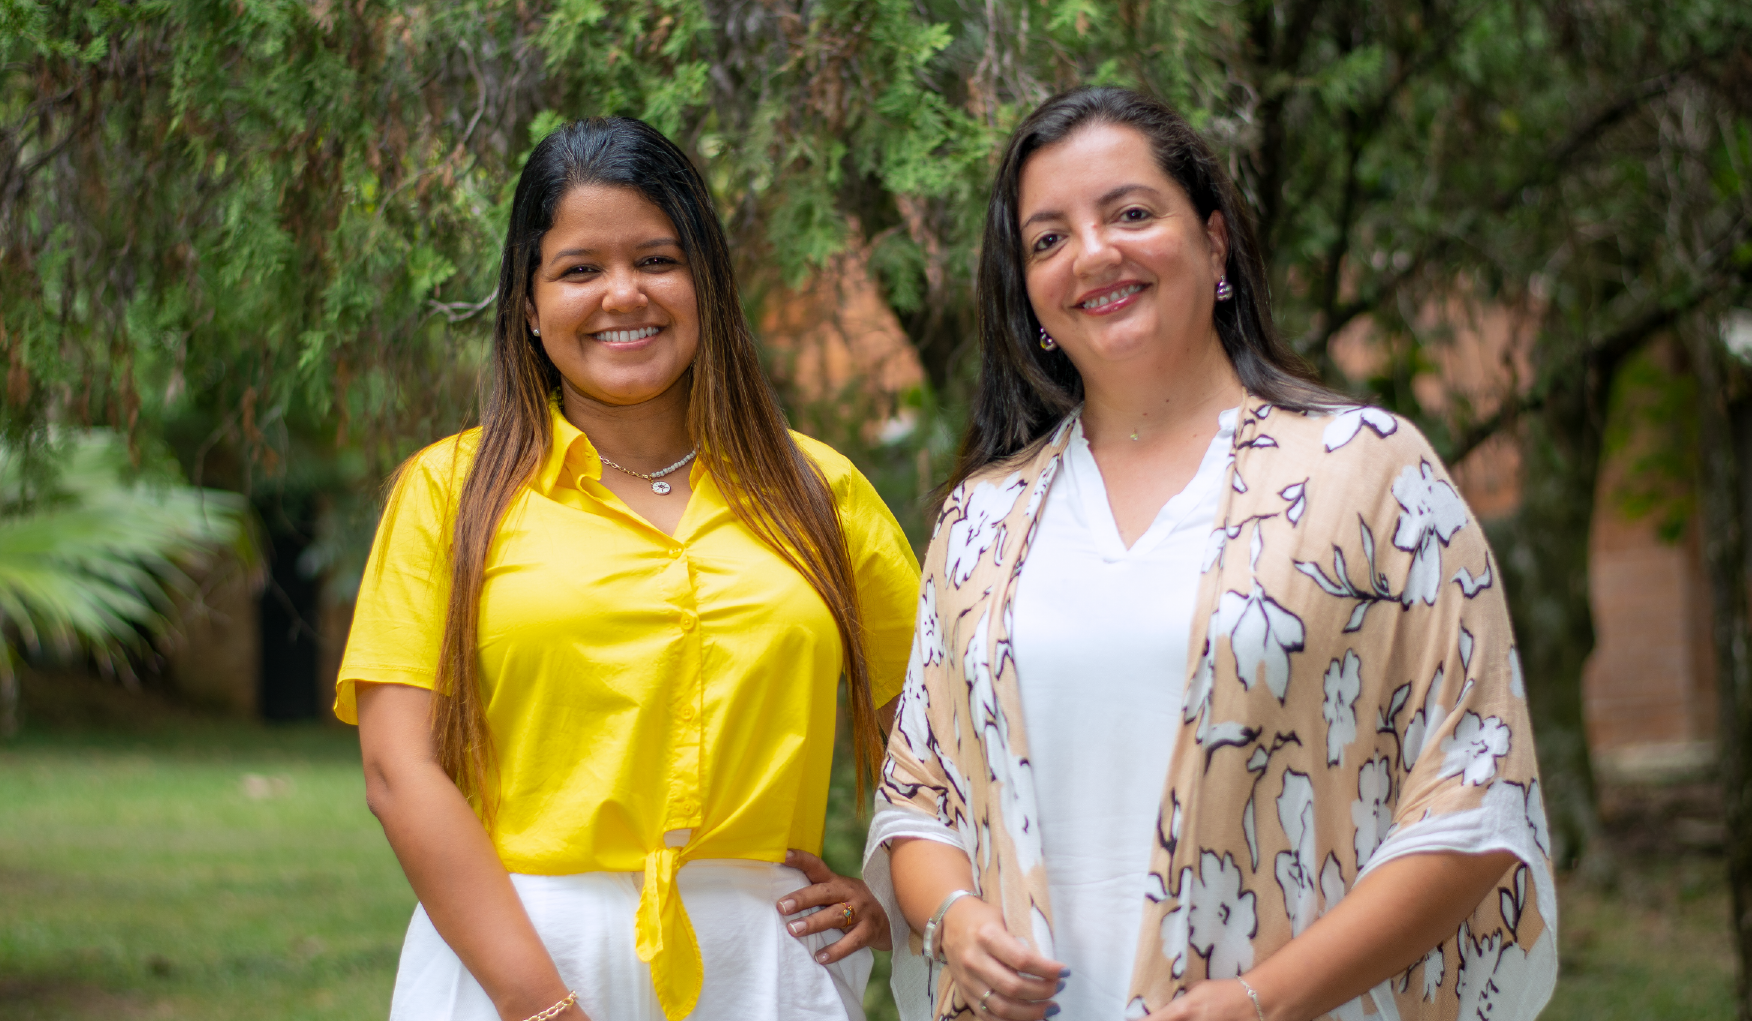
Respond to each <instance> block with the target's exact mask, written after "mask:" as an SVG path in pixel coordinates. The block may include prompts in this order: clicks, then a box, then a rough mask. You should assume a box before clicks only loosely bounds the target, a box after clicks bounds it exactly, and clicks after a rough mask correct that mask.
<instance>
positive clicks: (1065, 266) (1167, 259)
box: [1017, 123, 1228, 374]
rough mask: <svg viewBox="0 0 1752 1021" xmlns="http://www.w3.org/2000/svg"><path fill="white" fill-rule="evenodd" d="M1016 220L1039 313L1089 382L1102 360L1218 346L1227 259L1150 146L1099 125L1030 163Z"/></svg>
mask: <svg viewBox="0 0 1752 1021" xmlns="http://www.w3.org/2000/svg"><path fill="white" fill-rule="evenodd" d="M1017 217H1018V219H1019V221H1020V224H1019V225H1020V228H1021V235H1022V261H1023V267H1024V271H1025V276H1026V279H1027V284H1028V299H1029V303H1030V304H1031V305H1032V306H1033V308H1034V315H1035V318H1037V319H1038V320H1039V321H1040V325H1041V326H1043V327H1045V329H1046V332H1047V333H1049V334H1051V335H1052V337H1053V339H1055V340H1057V341H1058V342H1059V344H1060V345H1061V346H1062V347H1063V348H1064V351H1065V353H1066V354H1067V355H1068V356H1070V358H1071V360H1072V362H1073V363H1074V364H1076V365H1077V367H1078V368H1079V369H1080V370H1081V371H1083V372H1084V373H1085V374H1087V372H1088V371H1089V369H1090V368H1093V367H1094V366H1095V365H1096V364H1097V363H1100V362H1126V361H1131V360H1133V359H1135V358H1140V357H1141V358H1146V359H1149V358H1155V357H1160V356H1161V355H1162V354H1164V353H1165V352H1164V350H1163V345H1179V346H1182V349H1183V350H1184V349H1185V347H1184V346H1185V345H1194V344H1204V343H1216V342H1218V341H1217V337H1216V331H1215V328H1214V326H1213V324H1212V321H1211V308H1212V305H1213V304H1214V302H1215V291H1216V283H1217V279H1218V278H1219V277H1220V276H1222V274H1223V265H1224V260H1225V258H1226V257H1227V255H1228V232H1227V230H1226V229H1225V227H1224V224H1223V218H1222V215H1221V214H1220V213H1218V214H1213V215H1212V216H1211V219H1210V222H1209V224H1207V223H1206V222H1205V220H1204V218H1202V217H1200V216H1199V215H1198V210H1197V209H1195V208H1194V207H1193V205H1192V200H1191V199H1190V198H1188V197H1187V194H1186V191H1185V189H1183V188H1181V187H1180V185H1179V184H1177V183H1176V182H1175V181H1174V179H1173V178H1171V177H1169V176H1168V175H1167V174H1165V173H1163V171H1162V168H1161V167H1160V166H1158V165H1157V163H1156V159H1155V156H1154V154H1153V153H1152V152H1151V151H1150V143H1149V141H1148V139H1146V138H1145V137H1144V135H1143V134H1142V133H1141V132H1139V131H1137V130H1135V129H1133V128H1129V127H1121V126H1117V125H1113V124H1102V123H1096V124H1090V125H1088V126H1087V127H1083V128H1081V129H1079V130H1077V131H1075V132H1074V133H1072V134H1071V135H1070V136H1069V137H1067V138H1064V139H1062V140H1060V141H1058V142H1056V143H1054V144H1052V145H1049V146H1046V147H1044V148H1042V149H1040V150H1039V151H1037V152H1035V153H1034V154H1033V155H1032V156H1030V157H1029V159H1028V162H1027V164H1026V165H1024V166H1023V168H1022V175H1021V181H1020V188H1019V195H1018V202H1017Z"/></svg>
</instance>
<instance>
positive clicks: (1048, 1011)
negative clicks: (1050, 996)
mask: <svg viewBox="0 0 1752 1021" xmlns="http://www.w3.org/2000/svg"><path fill="white" fill-rule="evenodd" d="M1058 1012H1059V1005H1058V1004H1056V1003H1055V1004H1053V1005H1052V1006H1050V1007H1048V1008H1046V1016H1047V1017H1052V1016H1053V1015H1054V1014H1057V1013H1058Z"/></svg>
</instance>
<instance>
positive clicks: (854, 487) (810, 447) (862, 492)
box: [791, 430, 882, 512]
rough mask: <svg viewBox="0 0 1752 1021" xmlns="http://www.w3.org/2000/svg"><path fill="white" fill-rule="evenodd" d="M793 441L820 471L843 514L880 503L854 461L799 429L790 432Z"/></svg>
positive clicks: (873, 489) (868, 481)
mask: <svg viewBox="0 0 1752 1021" xmlns="http://www.w3.org/2000/svg"><path fill="white" fill-rule="evenodd" d="M791 440H792V442H794V443H796V444H797V449H798V450H801V451H802V452H803V456H804V457H807V458H808V459H809V460H810V461H811V462H812V463H813V464H814V465H815V467H816V469H817V470H818V471H820V472H821V477H822V479H823V480H824V481H826V483H827V488H828V491H829V492H831V493H833V498H834V501H835V502H836V503H838V504H839V505H840V509H841V511H842V512H844V511H855V510H857V509H859V508H861V507H863V506H864V505H866V504H868V503H869V502H870V501H872V500H874V501H875V502H877V503H881V502H882V501H881V498H880V497H878V496H877V495H876V487H874V486H872V485H871V484H870V480H869V479H867V478H865V477H864V473H863V472H861V471H859V470H858V466H857V465H855V464H853V463H852V461H851V458H849V457H847V456H846V455H844V454H842V453H840V452H839V451H837V450H835V449H833V448H832V447H830V446H828V445H827V444H825V443H823V442H821V441H820V440H818V439H816V438H815V437H813V436H805V435H803V434H802V433H800V432H797V431H796V430H792V431H791Z"/></svg>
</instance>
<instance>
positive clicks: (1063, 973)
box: [1059, 968, 1071, 981]
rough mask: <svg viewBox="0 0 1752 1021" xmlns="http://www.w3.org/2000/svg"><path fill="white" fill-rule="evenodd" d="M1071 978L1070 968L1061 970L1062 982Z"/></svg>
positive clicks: (1060, 978) (1060, 977)
mask: <svg viewBox="0 0 1752 1021" xmlns="http://www.w3.org/2000/svg"><path fill="white" fill-rule="evenodd" d="M1070 977H1071V969H1069V968H1060V969H1059V980H1060V981H1063V980H1065V979H1067V978H1070Z"/></svg>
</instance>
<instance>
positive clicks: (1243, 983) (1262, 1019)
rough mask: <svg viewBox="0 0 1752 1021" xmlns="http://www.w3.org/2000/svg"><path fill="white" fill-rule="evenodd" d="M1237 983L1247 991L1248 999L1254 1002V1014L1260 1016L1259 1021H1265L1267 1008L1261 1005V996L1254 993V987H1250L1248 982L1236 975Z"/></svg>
mask: <svg viewBox="0 0 1752 1021" xmlns="http://www.w3.org/2000/svg"><path fill="white" fill-rule="evenodd" d="M1235 981H1237V982H1239V983H1241V988H1242V989H1245V990H1247V998H1248V999H1249V1000H1252V1001H1253V1013H1254V1014H1255V1015H1256V1016H1258V1018H1259V1021H1265V1008H1264V1007H1261V1006H1260V1005H1259V994H1258V993H1256V992H1254V991H1253V987H1252V986H1250V985H1248V984H1247V980H1246V979H1244V978H1242V977H1241V976H1239V975H1236V976H1235Z"/></svg>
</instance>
